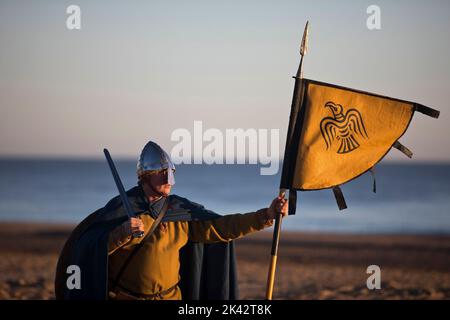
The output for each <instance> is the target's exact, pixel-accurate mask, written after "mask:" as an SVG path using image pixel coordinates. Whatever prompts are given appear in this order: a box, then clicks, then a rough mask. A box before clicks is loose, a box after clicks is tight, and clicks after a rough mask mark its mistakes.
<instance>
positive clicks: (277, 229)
mask: <svg viewBox="0 0 450 320" xmlns="http://www.w3.org/2000/svg"><path fill="white" fill-rule="evenodd" d="M308 24H309V22H308V21H307V22H306V25H305V30H304V31H303V38H302V43H301V46H300V55H301V58H300V64H299V67H298V70H297V75H296V78H297V79H301V78H303V56H304V55H305V54H306V52H307V50H308ZM297 79H296V81H297ZM294 98H295V97H294ZM287 147H288V146H287V145H286V148H287ZM285 154H286V152H285ZM282 176H283V175H282ZM278 195H279V196H281V197H283V198H285V196H286V189H280V192H279V194H278ZM282 220H283V216H282V214H281V212H280V213H278V214H277V216H276V218H275V226H274V230H273V238H272V249H271V252H270V254H271V258H270V266H269V273H268V275H267V287H266V299H267V300H272V296H273V287H274V283H275V271H276V267H277V256H278V245H279V243H280V234H281V222H282Z"/></svg>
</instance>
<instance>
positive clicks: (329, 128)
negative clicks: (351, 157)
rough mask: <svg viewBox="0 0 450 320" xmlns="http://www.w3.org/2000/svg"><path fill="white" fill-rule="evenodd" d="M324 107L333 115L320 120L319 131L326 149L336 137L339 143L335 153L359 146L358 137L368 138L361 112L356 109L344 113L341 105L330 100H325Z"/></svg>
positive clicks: (341, 152)
mask: <svg viewBox="0 0 450 320" xmlns="http://www.w3.org/2000/svg"><path fill="white" fill-rule="evenodd" d="M324 107H326V108H330V109H331V112H332V113H333V117H326V118H323V119H322V121H321V122H320V131H321V132H322V137H323V139H324V140H325V143H326V145H327V150H328V149H329V148H330V147H331V143H332V142H333V141H334V140H335V139H336V140H338V141H340V143H341V144H340V146H339V149H338V151H337V153H340V154H343V153H348V152H351V151H353V150H355V149H357V148H358V147H359V142H358V139H359V138H360V137H362V138H368V135H367V132H366V129H365V128H364V122H363V119H362V117H361V113H359V111H358V110H356V109H350V110H347V112H346V113H345V115H344V113H343V111H344V110H343V107H342V106H341V105H340V104H335V103H334V102H331V101H329V102H327V103H326V104H325V106H324Z"/></svg>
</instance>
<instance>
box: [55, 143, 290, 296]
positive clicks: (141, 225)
mask: <svg viewBox="0 0 450 320" xmlns="http://www.w3.org/2000/svg"><path fill="white" fill-rule="evenodd" d="M174 172H175V166H174V165H173V163H172V161H171V159H170V157H169V155H168V154H167V153H166V152H165V151H164V150H163V149H162V148H161V147H160V146H159V145H157V144H156V143H154V142H152V141H150V142H149V143H147V145H146V146H145V147H144V149H143V151H142V153H141V155H140V157H139V160H138V165H137V176H138V180H139V182H138V186H136V187H134V188H132V189H130V190H128V191H127V196H128V199H129V200H130V203H131V205H132V207H133V208H132V209H133V210H134V212H135V214H136V217H132V218H129V217H128V216H127V214H126V211H125V209H124V207H123V205H122V201H121V200H120V197H115V198H113V199H112V200H110V201H109V202H108V204H107V205H106V206H105V207H103V208H101V209H99V210H97V211H96V212H94V213H92V214H91V215H90V216H88V217H87V218H86V219H85V220H83V221H82V222H81V223H80V224H79V225H78V226H77V227H76V228H75V230H74V231H73V232H72V234H71V235H70V237H69V239H68V240H67V242H66V244H65V246H64V248H63V250H62V252H61V255H60V258H59V261H58V266H57V270H56V278H55V294H56V298H57V299H108V298H109V299H116V300H123V299H128V300H130V299H132V300H134V299H147V300H178V299H237V298H238V288H237V278H236V261H235V254H234V244H233V241H232V240H233V239H237V238H240V237H242V236H245V235H247V234H249V233H252V232H255V231H258V230H262V229H264V228H266V227H269V226H271V225H272V224H273V219H274V218H275V216H276V214H277V212H281V213H282V214H283V216H284V215H286V214H287V210H288V208H287V206H288V204H287V202H286V200H285V199H284V198H282V197H278V198H275V199H274V200H273V201H272V203H271V205H270V207H269V208H264V209H260V210H258V211H256V212H250V213H246V214H231V215H226V216H220V215H218V214H215V213H214V212H212V211H210V210H206V209H205V208H204V207H203V206H202V205H199V204H197V203H194V202H191V201H189V200H188V199H186V198H182V197H180V196H177V195H170V191H171V188H172V186H173V185H174V184H175V178H174ZM136 232H144V237H133V234H135V233H136ZM73 265H75V266H77V267H79V270H80V278H81V279H80V282H81V285H80V286H79V287H78V288H73V287H72V286H69V285H68V282H69V281H70V279H69V278H70V276H71V274H70V272H68V270H69V269H68V267H69V266H73Z"/></svg>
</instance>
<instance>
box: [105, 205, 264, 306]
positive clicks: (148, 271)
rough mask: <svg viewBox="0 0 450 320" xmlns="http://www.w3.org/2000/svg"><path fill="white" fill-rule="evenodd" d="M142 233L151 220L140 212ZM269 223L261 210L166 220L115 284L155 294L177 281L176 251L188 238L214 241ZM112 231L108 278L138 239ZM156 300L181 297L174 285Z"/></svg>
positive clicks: (206, 241)
mask: <svg viewBox="0 0 450 320" xmlns="http://www.w3.org/2000/svg"><path fill="white" fill-rule="evenodd" d="M141 219H142V221H143V223H144V227H145V233H147V232H148V231H149V229H150V227H151V225H152V224H153V221H154V219H153V218H152V217H151V216H150V215H148V214H144V215H141ZM272 224H273V222H272V220H267V219H266V218H265V209H261V210H258V211H257V212H250V213H247V214H232V215H226V216H222V217H219V218H217V219H213V220H205V221H176V222H167V223H166V226H167V228H166V229H165V230H162V229H161V228H157V229H156V230H155V232H154V233H153V234H152V235H151V236H150V237H149V238H148V239H146V242H145V243H144V245H143V247H142V248H141V249H140V250H139V251H138V253H137V254H136V255H135V256H134V257H133V258H132V259H131V261H130V263H129V265H128V267H127V268H126V270H125V272H124V273H123V274H122V277H121V279H120V281H119V283H118V286H119V287H121V288H124V289H126V290H128V291H130V292H135V293H140V294H150V295H151V294H156V293H159V292H161V291H165V290H167V289H169V288H171V287H173V286H174V285H176V284H177V283H178V281H179V277H180V276H179V269H180V261H179V250H180V249H181V248H182V247H183V246H184V245H185V244H186V243H187V241H188V240H191V241H194V242H204V243H214V242H222V241H224V242H226V241H230V240H233V239H238V238H240V237H242V236H245V235H247V234H249V233H252V232H255V231H258V230H262V229H264V228H265V227H269V226H271V225H272ZM116 237H117V235H114V232H113V233H111V235H110V237H109V264H108V269H109V278H110V279H115V277H116V276H117V273H118V272H119V270H120V268H121V267H122V265H123V264H124V262H125V260H126V259H127V257H128V255H129V254H130V253H131V252H132V250H133V248H134V246H135V245H137V244H138V243H139V242H140V241H141V239H139V238H134V239H131V237H128V238H127V239H125V241H124V240H120V239H116ZM159 298H160V299H181V291H180V289H179V288H178V287H176V289H174V290H171V291H170V292H169V293H168V294H166V295H163V296H160V297H159Z"/></svg>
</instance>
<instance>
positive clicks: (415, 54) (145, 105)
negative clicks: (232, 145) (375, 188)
mask: <svg viewBox="0 0 450 320" xmlns="http://www.w3.org/2000/svg"><path fill="white" fill-rule="evenodd" d="M71 4H76V5H79V6H80V8H81V30H72V31H71V30H68V29H67V28H66V18H67V16H68V15H67V14H66V8H67V7H68V6H69V5H71ZM371 4H375V5H378V6H379V7H380V9H381V30H374V31H370V30H368V28H367V27H366V20H367V17H368V14H367V13H366V9H367V7H368V6H369V5H371ZM306 20H309V21H310V26H311V30H310V38H309V44H310V50H309V53H308V55H307V56H306V57H305V62H304V76H305V77H307V78H311V79H315V80H319V81H324V82H331V83H335V84H338V85H343V86H347V87H352V88H356V89H360V90H365V91H370V92H374V93H379V94H383V95H387V96H392V97H396V98H400V99H406V100H410V101H415V102H418V103H421V104H424V105H427V106H429V107H432V108H435V109H438V110H440V111H441V117H440V118H439V119H438V120H436V119H432V118H429V117H427V116H424V115H422V114H420V113H417V114H416V115H415V117H414V119H413V121H412V124H411V125H410V128H409V130H408V132H407V134H406V135H405V136H404V137H403V138H402V139H401V141H402V143H403V144H404V145H406V146H407V147H409V148H410V149H412V151H413V152H414V158H415V159H416V160H421V161H426V160H437V161H450V148H449V137H450V125H449V122H450V116H449V111H450V106H449V101H450V85H449V84H450V58H449V57H450V43H449V38H450V37H449V32H450V2H449V1H446V0H442V1H411V0H404V1H401V0H396V1H379V0H371V1H361V0H355V1H334V0H330V1H312V0H311V1H261V0H258V1H195V0H194V1H111V0H108V1H93V0H89V1H78V0H73V1H42V0H40V1H17V0H0V157H2V156H27V157H28V156H45V157H52V156H58V157H102V156H103V155H102V149H103V147H108V148H109V149H110V150H111V151H112V153H113V154H114V155H115V156H123V157H133V158H136V157H137V155H138V153H139V152H140V150H141V148H142V147H143V145H144V144H145V143H146V141H148V140H149V139H151V140H154V141H157V142H158V143H160V144H161V145H162V146H163V147H164V148H166V149H170V148H171V147H172V146H173V145H174V144H175V143H174V142H171V141H170V135H171V133H172V132H173V131H174V130H175V129H177V128H186V129H188V130H193V122H194V120H201V121H203V126H204V127H205V129H207V128H218V129H220V130H225V129H226V128H244V129H247V128H255V129H259V128H261V129H274V128H279V129H280V130H281V131H280V149H281V150H280V154H282V153H283V149H284V141H285V135H286V127H287V124H288V117H289V110H290V104H291V99H292V89H293V84H294V82H293V79H292V78H291V77H292V76H293V75H294V74H295V72H296V70H297V66H298V62H299V53H298V51H299V50H298V48H299V43H300V40H301V35H302V32H303V27H304V24H305V22H306ZM388 159H404V155H402V154H400V153H399V152H397V151H396V150H393V151H392V152H391V153H390V155H389V156H388Z"/></svg>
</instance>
